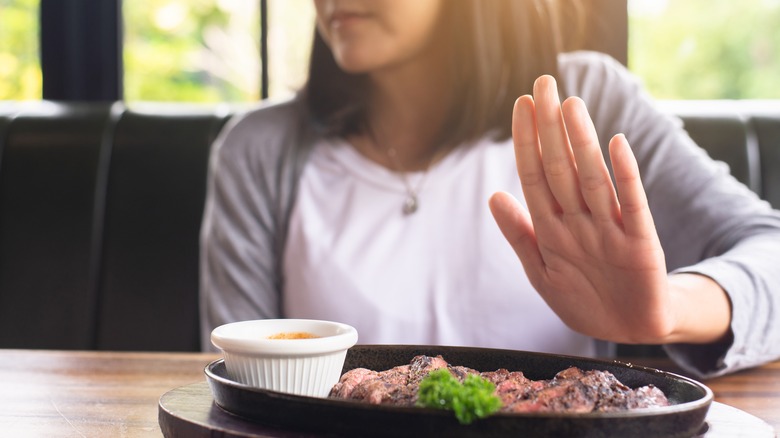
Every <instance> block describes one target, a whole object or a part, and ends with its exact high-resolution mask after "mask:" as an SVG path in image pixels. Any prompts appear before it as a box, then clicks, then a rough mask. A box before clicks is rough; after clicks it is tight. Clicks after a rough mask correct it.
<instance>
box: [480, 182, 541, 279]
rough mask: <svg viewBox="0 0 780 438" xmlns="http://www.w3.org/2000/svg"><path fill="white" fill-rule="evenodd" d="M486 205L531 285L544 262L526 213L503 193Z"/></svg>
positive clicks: (512, 198)
mask: <svg viewBox="0 0 780 438" xmlns="http://www.w3.org/2000/svg"><path fill="white" fill-rule="evenodd" d="M488 205H489V206H490V211H491V213H493V218H495V220H496V223H497V224H498V228H499V229H500V230H501V233H502V234H503V235H504V238H506V240H507V241H508V242H509V244H510V245H511V246H512V249H514V250H515V253H516V254H517V256H518V257H519V258H520V262H521V263H522V264H523V268H524V269H525V272H526V274H527V275H528V278H529V279H531V282H532V283H533V281H534V278H536V277H537V276H538V273H540V272H541V271H542V270H543V269H544V262H543V261H542V256H541V254H540V253H539V248H538V246H537V242H536V234H535V232H534V226H533V224H532V223H531V219H530V217H529V216H528V213H526V212H525V210H524V209H523V207H522V206H521V205H520V203H519V202H517V200H516V199H515V198H514V197H512V195H510V194H508V193H504V192H498V193H495V194H494V195H493V196H491V197H490V201H489V204H488Z"/></svg>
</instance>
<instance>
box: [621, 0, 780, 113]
mask: <svg viewBox="0 0 780 438" xmlns="http://www.w3.org/2000/svg"><path fill="white" fill-rule="evenodd" d="M778 23H780V0H742V1H740V2H734V1H732V0H629V67H630V68H631V69H632V70H633V71H634V72H635V73H636V74H637V75H639V76H640V77H641V78H642V79H643V80H644V82H645V85H646V86H647V88H648V90H649V91H650V93H651V94H653V95H654V97H656V98H659V99H765V98H774V99H776V98H780V26H779V25H778Z"/></svg>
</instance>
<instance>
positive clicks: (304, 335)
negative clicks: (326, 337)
mask: <svg viewBox="0 0 780 438" xmlns="http://www.w3.org/2000/svg"><path fill="white" fill-rule="evenodd" d="M311 338H319V336H317V335H314V334H311V333H309V332H281V333H277V334H275V335H271V336H269V337H268V339H311Z"/></svg>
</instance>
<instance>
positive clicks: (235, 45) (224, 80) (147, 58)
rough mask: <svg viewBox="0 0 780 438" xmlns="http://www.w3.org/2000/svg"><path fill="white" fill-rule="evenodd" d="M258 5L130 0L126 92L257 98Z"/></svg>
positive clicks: (188, 98) (132, 95)
mask: <svg viewBox="0 0 780 438" xmlns="http://www.w3.org/2000/svg"><path fill="white" fill-rule="evenodd" d="M258 5H259V2H256V1H246V0H199V1H187V0H133V1H125V2H124V3H123V9H122V13H123V17H124V28H125V35H124V84H125V89H124V95H125V99H126V100H128V101H139V100H140V101H185V102H222V101H229V102H247V101H256V100H259V98H260V69H261V65H260V49H259V41H260V39H259V34H260V32H259V29H260V18H259V7H258Z"/></svg>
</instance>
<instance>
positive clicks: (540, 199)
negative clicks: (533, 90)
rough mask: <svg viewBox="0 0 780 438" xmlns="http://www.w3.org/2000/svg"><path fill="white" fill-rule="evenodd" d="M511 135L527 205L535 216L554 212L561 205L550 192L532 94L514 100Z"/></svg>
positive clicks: (550, 214) (556, 211) (553, 213)
mask: <svg viewBox="0 0 780 438" xmlns="http://www.w3.org/2000/svg"><path fill="white" fill-rule="evenodd" d="M512 138H513V139H514V144H515V160H516V161H517V173H518V175H519V176H520V182H521V184H522V186H523V194H524V196H525V200H526V203H527V204H528V209H529V210H530V211H531V212H532V215H533V216H534V219H535V220H536V219H537V218H539V217H541V216H553V215H556V214H557V213H558V211H559V210H560V207H559V206H558V203H557V202H556V201H555V198H554V197H553V195H552V193H551V192H550V187H549V186H548V184H547V177H546V176H545V173H544V167H543V166H542V155H541V150H540V146H539V136H538V133H537V129H536V108H535V106H534V100H533V98H532V97H531V96H522V97H520V98H519V99H517V101H516V102H515V109H514V112H513V113H512ZM537 222H540V221H538V220H537Z"/></svg>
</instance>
